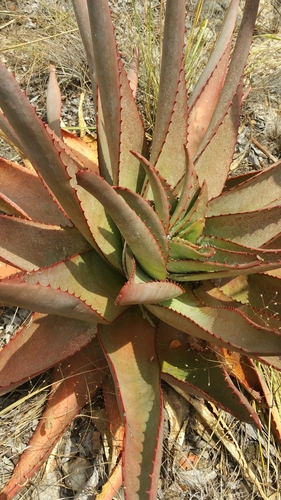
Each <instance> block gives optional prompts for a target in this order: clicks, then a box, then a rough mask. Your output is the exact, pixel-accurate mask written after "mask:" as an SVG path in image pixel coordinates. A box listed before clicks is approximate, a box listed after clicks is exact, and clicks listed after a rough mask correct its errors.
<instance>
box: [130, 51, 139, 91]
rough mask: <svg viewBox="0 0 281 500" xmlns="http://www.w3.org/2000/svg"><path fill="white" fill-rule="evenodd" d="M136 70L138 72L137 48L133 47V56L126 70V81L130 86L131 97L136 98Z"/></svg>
mask: <svg viewBox="0 0 281 500" xmlns="http://www.w3.org/2000/svg"><path fill="white" fill-rule="evenodd" d="M138 72H139V49H138V47H135V48H134V50H133V57H132V60H131V62H130V67H129V71H128V81H129V84H130V87H131V91H132V94H133V98H134V99H135V98H136V95H137V90H138Z"/></svg>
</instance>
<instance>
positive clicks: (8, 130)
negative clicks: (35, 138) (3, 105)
mask: <svg viewBox="0 0 281 500" xmlns="http://www.w3.org/2000/svg"><path fill="white" fill-rule="evenodd" d="M0 135H1V137H3V138H4V140H5V141H7V142H8V144H10V145H11V146H12V147H13V148H15V149H16V150H17V151H18V152H19V153H20V152H22V144H21V142H20V140H19V138H18V136H17V135H16V133H15V131H14V130H13V128H12V127H11V125H10V124H9V122H8V120H7V118H6V117H5V115H4V114H3V113H2V111H1V110H0Z"/></svg>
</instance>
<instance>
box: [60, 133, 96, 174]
mask: <svg viewBox="0 0 281 500" xmlns="http://www.w3.org/2000/svg"><path fill="white" fill-rule="evenodd" d="M61 132H62V137H63V142H64V143H65V144H66V145H67V147H68V148H69V149H70V150H71V151H72V153H73V154H75V156H76V157H77V159H78V160H79V162H80V163H81V164H82V165H83V166H84V167H85V168H88V169H89V170H93V172H95V173H96V174H98V173H99V166H98V150H97V141H96V140H95V139H94V138H92V141H91V142H86V141H85V140H83V139H81V138H80V137H77V135H74V134H71V133H70V132H69V131H67V130H64V129H62V131H61ZM86 137H87V136H86Z"/></svg>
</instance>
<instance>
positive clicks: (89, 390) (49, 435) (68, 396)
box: [0, 342, 106, 500]
mask: <svg viewBox="0 0 281 500" xmlns="http://www.w3.org/2000/svg"><path fill="white" fill-rule="evenodd" d="M105 375H106V361H105V359H104V356H103V354H102V350H101V349H100V347H99V345H98V344H97V343H96V342H94V343H93V344H90V345H89V346H87V347H86V348H85V349H83V350H82V351H81V352H79V353H76V354H74V356H72V357H70V358H69V359H68V360H67V361H65V362H63V363H62V364H60V365H59V366H57V367H56V368H55V371H54V376H53V383H52V389H51V392H50V395H49V399H48V402H47V406H46V408H45V411H44V413H43V415H42V417H41V420H40V422H39V424H38V426H37V428H36V431H35V433H34V434H33V436H32V438H31V440H30V442H29V445H28V446H27V448H26V449H25V451H24V453H23V454H22V455H21V458H20V460H19V462H18V463H17V465H16V467H15V470H14V473H13V475H12V477H11V479H10V481H9V482H8V483H7V484H6V486H5V488H4V489H3V490H2V492H1V493H0V500H9V499H11V498H14V496H15V495H16V494H17V493H18V492H19V491H20V490H21V489H22V488H23V487H24V486H25V485H26V482H27V480H29V479H31V478H32V477H33V475H34V474H35V472H37V471H38V469H39V468H40V467H41V465H42V464H43V463H44V461H45V460H46V459H47V458H48V456H49V454H50V453H51V451H52V449H53V447H54V446H55V444H56V443H57V442H58V440H59V439H60V438H61V436H62V435H63V433H64V431H65V430H66V428H67V427H68V426H69V424H70V423H71V422H72V420H73V418H74V417H75V416H76V415H77V413H78V412H79V410H80V409H81V408H82V407H83V406H84V405H85V404H86V403H87V401H89V398H91V396H93V395H94V394H95V393H96V391H97V390H98V389H99V387H100V386H101V382H102V380H103V378H104V377H105Z"/></svg>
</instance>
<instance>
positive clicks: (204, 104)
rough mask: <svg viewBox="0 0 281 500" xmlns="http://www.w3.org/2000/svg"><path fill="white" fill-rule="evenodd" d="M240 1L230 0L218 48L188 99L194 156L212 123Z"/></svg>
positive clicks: (190, 138)
mask: <svg viewBox="0 0 281 500" xmlns="http://www.w3.org/2000/svg"><path fill="white" fill-rule="evenodd" d="M238 5H239V0H233V1H232V2H231V4H230V7H229V9H228V12H227V14H226V18H225V19H224V22H223V25H222V30H221V33H220V35H219V38H218V40H217V42H216V45H215V48H214V50H213V52H212V54H211V56H210V58H209V60H208V62H207V64H206V66H205V68H204V71H203V72H202V74H201V76H200V78H199V80H198V82H197V84H196V86H195V89H194V91H193V93H192V96H191V98H190V100H189V106H190V108H191V109H190V115H189V119H188V122H189V126H188V148H189V149H190V153H191V156H192V158H193V157H194V155H195V153H196V151H197V149H198V147H199V145H200V143H201V141H202V139H203V137H204V135H205V133H206V130H207V128H208V126H209V124H210V121H211V118H212V115H213V112H214V110H215V107H216V105H217V102H218V99H219V96H220V93H221V90H222V87H223V84H224V80H225V76H226V72H227V67H228V63H229V56H230V50H231V38H232V33H233V30H234V27H235V22H236V18H237V12H238Z"/></svg>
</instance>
